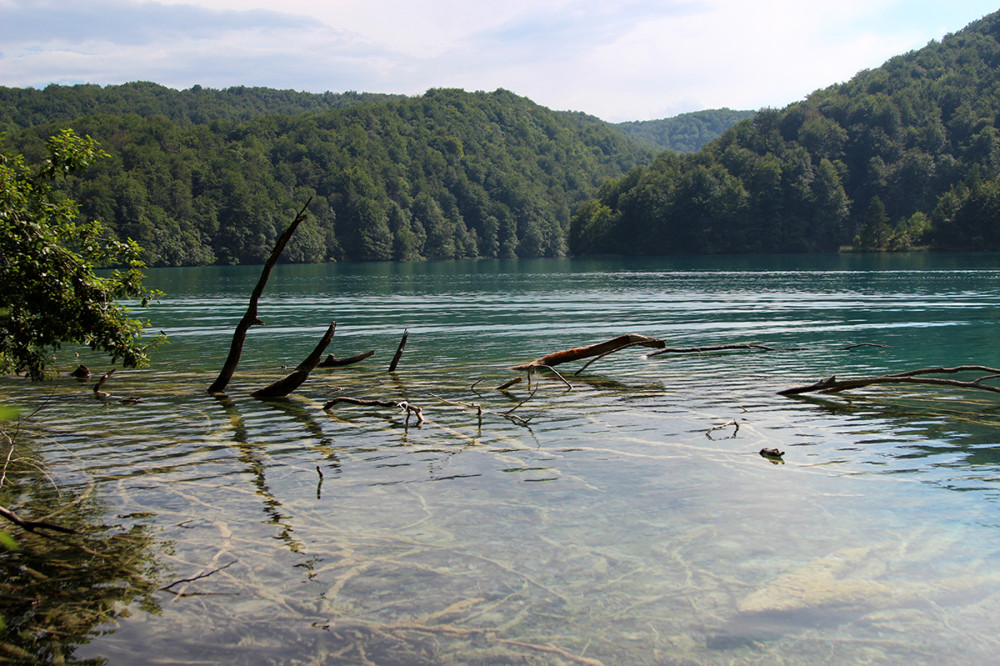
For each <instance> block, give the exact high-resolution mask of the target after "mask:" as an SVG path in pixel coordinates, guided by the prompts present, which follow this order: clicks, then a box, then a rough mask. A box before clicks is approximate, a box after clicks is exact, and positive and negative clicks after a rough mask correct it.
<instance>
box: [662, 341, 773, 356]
mask: <svg viewBox="0 0 1000 666" xmlns="http://www.w3.org/2000/svg"><path fill="white" fill-rule="evenodd" d="M737 349H745V350H753V349H756V350H759V351H778V348H777V347H768V346H767V345H762V344H759V343H756V342H739V343H734V344H730V345H709V346H706V347H664V348H663V349H658V350H656V351H654V352H649V353H648V354H646V358H649V357H651V356H659V355H660V354H702V353H705V352H714V351H730V350H737ZM788 351H792V350H788Z"/></svg>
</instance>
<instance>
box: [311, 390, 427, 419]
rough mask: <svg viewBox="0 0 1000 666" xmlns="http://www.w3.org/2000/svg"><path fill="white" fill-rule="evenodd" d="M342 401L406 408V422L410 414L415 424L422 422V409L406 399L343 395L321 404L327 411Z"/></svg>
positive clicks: (366, 405) (350, 403) (370, 405)
mask: <svg viewBox="0 0 1000 666" xmlns="http://www.w3.org/2000/svg"><path fill="white" fill-rule="evenodd" d="M342 402H344V403H347V404H349V405H360V406H362V407H396V408H397V409H404V410H406V420H407V422H409V420H410V414H413V415H415V416H416V417H417V425H420V424H421V423H423V422H424V410H423V409H421V408H420V407H418V406H417V405H411V404H410V403H408V402H407V401H406V400H365V399H362V398H348V397H346V396H344V397H340V398H334V399H333V400H330V401H329V402H327V403H326V404H325V405H323V410H324V411H329V410H330V408H331V407H333V406H334V405H337V404H339V403H342Z"/></svg>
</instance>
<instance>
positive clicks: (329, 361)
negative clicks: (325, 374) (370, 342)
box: [316, 349, 375, 368]
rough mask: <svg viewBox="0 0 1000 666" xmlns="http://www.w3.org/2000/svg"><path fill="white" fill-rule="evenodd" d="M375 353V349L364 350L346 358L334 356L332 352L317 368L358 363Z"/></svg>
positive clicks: (338, 366)
mask: <svg viewBox="0 0 1000 666" xmlns="http://www.w3.org/2000/svg"><path fill="white" fill-rule="evenodd" d="M373 354H375V350H374V349H372V350H370V351H366V352H364V353H362V354H357V355H355V356H348V357H347V358H336V357H335V356H334V355H333V354H330V355H329V356H327V357H326V358H325V359H324V360H323V362H322V363H320V364H319V365H317V366H316V367H317V368H340V367H343V366H345V365H353V364H355V363H360V362H361V361H363V360H365V359H366V358H368V357H369V356H372V355H373Z"/></svg>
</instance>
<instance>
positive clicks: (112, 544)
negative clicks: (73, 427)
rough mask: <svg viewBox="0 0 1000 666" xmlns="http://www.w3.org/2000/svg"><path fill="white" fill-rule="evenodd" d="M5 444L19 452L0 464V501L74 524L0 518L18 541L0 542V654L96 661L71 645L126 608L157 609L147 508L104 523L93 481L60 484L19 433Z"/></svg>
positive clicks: (15, 658) (20, 659) (21, 659)
mask: <svg viewBox="0 0 1000 666" xmlns="http://www.w3.org/2000/svg"><path fill="white" fill-rule="evenodd" d="M13 446H14V447H16V449H17V454H16V456H11V457H10V458H9V464H8V465H6V466H5V468H4V469H5V473H4V475H3V485H2V487H0V505H3V506H16V507H17V512H18V513H19V514H20V515H21V517H22V518H25V517H27V516H31V517H32V520H44V521H45V522H48V523H52V524H55V525H58V526H60V527H64V528H68V529H70V530H73V531H74V532H75V533H73V534H57V533H53V532H51V531H49V530H46V529H38V528H36V529H35V530H31V531H29V530H25V529H20V528H18V527H17V526H11V525H9V524H5V525H3V529H4V530H5V531H7V532H8V533H9V534H10V535H11V536H12V537H13V539H14V540H15V542H16V549H13V550H9V549H6V548H4V547H2V546H0V571H2V576H0V620H2V623H3V624H5V625H6V626H5V627H4V628H2V629H0V661H8V660H9V661H11V662H13V663H26V664H27V663H31V664H36V663H53V664H57V663H58V664H61V663H67V664H98V663H104V660H103V659H79V658H77V657H76V656H75V652H76V651H77V649H78V648H79V647H80V646H82V645H84V644H86V643H89V642H90V641H91V640H92V639H94V638H95V637H97V636H100V635H103V634H108V633H111V632H113V631H114V626H115V625H116V623H117V622H118V621H119V620H122V619H124V618H126V617H128V616H129V615H130V614H131V612H132V611H134V610H138V611H141V612H144V613H151V614H153V615H157V614H159V612H160V606H159V602H158V600H157V599H156V597H155V594H154V593H155V592H156V590H157V588H158V585H159V575H160V571H161V565H162V563H161V562H160V561H159V558H158V555H157V553H158V552H159V551H158V548H162V547H163V546H164V544H162V543H157V542H156V539H155V538H154V532H153V529H152V528H151V527H150V526H149V522H150V521H152V520H154V519H155V516H154V515H151V514H131V515H120V516H116V517H115V520H114V523H115V524H114V525H107V524H105V523H104V522H103V521H104V520H106V519H107V509H106V507H104V506H103V503H102V502H101V499H100V495H99V491H97V490H95V488H94V486H93V485H88V486H86V487H84V488H83V489H82V490H76V491H69V490H62V491H61V490H60V489H58V488H55V487H54V485H53V483H52V481H51V479H49V478H48V477H47V476H46V474H45V473H44V471H43V469H44V460H42V459H41V458H40V457H39V455H38V452H37V450H36V449H35V447H33V446H31V444H30V443H27V440H26V438H17V439H16V440H15V441H14V443H13ZM3 453H4V454H5V457H6V453H7V451H3Z"/></svg>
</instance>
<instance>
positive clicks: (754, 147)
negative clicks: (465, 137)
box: [570, 13, 1000, 254]
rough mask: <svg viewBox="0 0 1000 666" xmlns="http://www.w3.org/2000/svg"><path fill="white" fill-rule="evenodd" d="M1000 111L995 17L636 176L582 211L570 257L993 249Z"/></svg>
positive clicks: (998, 228) (766, 113) (998, 21)
mask: <svg viewBox="0 0 1000 666" xmlns="http://www.w3.org/2000/svg"><path fill="white" fill-rule="evenodd" d="M998 109H1000V13H998V14H992V15H990V16H987V17H986V18H984V19H982V20H981V21H978V22H976V23H973V24H972V25H970V26H969V27H968V28H966V29H965V30H963V31H962V32H960V33H957V34H954V35H950V36H948V37H946V38H945V39H944V40H943V41H941V42H940V43H938V42H931V43H930V44H928V45H927V46H926V47H925V48H923V49H921V50H919V51H914V52H911V53H908V54H906V55H902V56H899V57H896V58H893V59H892V60H890V61H888V62H887V63H886V64H885V65H884V66H883V67H881V68H879V69H876V70H869V71H863V72H861V73H859V74H858V75H857V76H855V77H854V78H853V79H851V80H850V81H848V82H847V83H845V84H842V85H837V86H832V87H830V88H826V89H824V90H819V91H816V92H815V93H813V94H812V95H810V96H809V97H808V98H807V99H805V100H804V101H802V102H799V103H796V104H792V105H790V106H788V107H786V108H785V109H781V110H777V109H764V110H762V111H760V112H758V113H757V115H755V116H754V117H753V118H752V119H750V120H745V121H743V122H741V123H739V124H737V125H735V126H733V127H732V128H730V129H729V130H728V131H726V132H725V133H723V134H722V136H720V137H719V138H718V139H716V140H715V141H712V142H710V143H708V144H707V145H706V146H705V147H704V148H702V149H701V151H700V152H699V153H697V154H693V155H682V156H675V157H673V158H671V159H669V160H668V159H663V158H660V159H657V160H656V161H655V162H654V163H653V165H652V167H651V168H649V169H637V170H635V171H634V172H633V173H632V174H629V175H628V176H626V177H625V178H623V179H621V180H620V181H618V183H617V184H613V185H611V186H609V187H605V188H603V189H602V190H601V191H600V194H599V197H598V199H597V202H598V203H599V204H602V205H603V206H604V207H606V209H604V208H599V207H595V206H594V205H583V206H581V207H580V209H579V212H578V213H577V216H576V218H574V220H573V224H572V229H573V230H574V232H573V233H572V234H571V235H570V240H571V248H570V249H571V250H572V251H573V252H575V253H581V254H584V253H603V252H625V253H630V254H647V253H661V252H671V253H704V252H761V251H766V252H792V251H830V250H835V249H837V248H838V247H841V246H844V245H847V244H851V243H852V239H853V244H854V246H855V247H857V248H859V249H869V250H888V251H892V250H905V249H911V248H913V247H916V246H921V245H928V244H931V245H932V246H936V247H948V248H955V249H967V248H976V249H1000V224H998V222H997V220H998V219H1000V185H998V180H997V179H998V178H1000V114H998V111H997V110H998ZM876 202H877V203H876ZM873 206H874V207H873ZM598 210H600V211H601V215H600V216H598V217H595V211H598ZM598 219H599V220H600V223H599V224H598V222H597V220H598ZM598 226H599V227H600V228H599V229H598Z"/></svg>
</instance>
